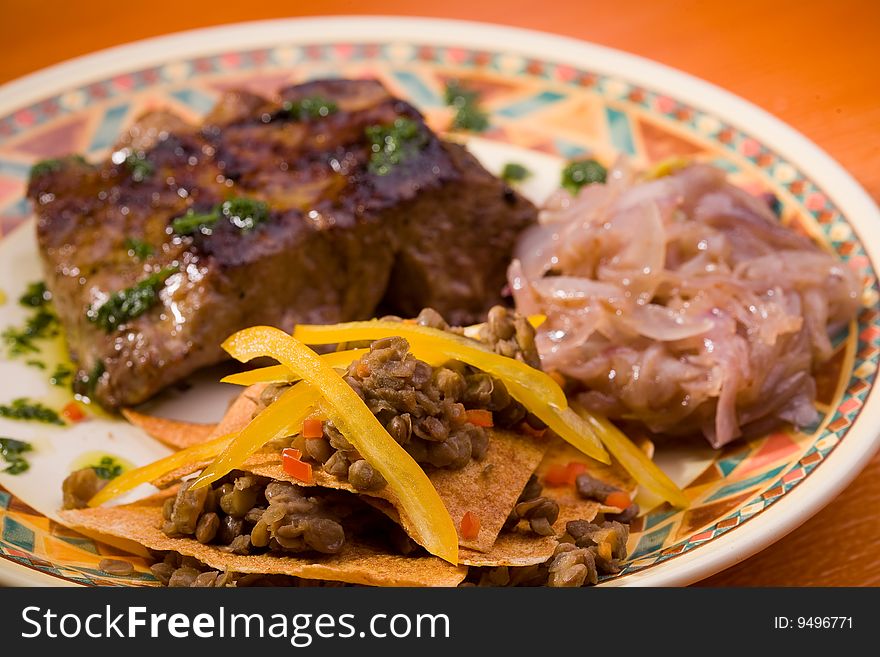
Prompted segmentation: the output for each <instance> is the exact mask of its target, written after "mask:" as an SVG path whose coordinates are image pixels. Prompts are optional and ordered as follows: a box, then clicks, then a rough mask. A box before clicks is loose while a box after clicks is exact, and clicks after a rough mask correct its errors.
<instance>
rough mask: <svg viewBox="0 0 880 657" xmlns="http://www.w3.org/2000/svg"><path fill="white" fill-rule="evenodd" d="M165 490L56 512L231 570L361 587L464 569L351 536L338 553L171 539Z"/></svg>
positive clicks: (452, 576)
mask: <svg viewBox="0 0 880 657" xmlns="http://www.w3.org/2000/svg"><path fill="white" fill-rule="evenodd" d="M173 494H174V492H173V491H170V490H169V491H165V492H164V493H163V494H160V495H156V496H154V497H151V498H149V499H146V500H142V501H140V502H137V503H135V504H128V505H125V506H115V507H109V508H95V509H75V510H70V511H61V512H60V514H59V515H60V516H61V518H62V520H63V521H64V523H65V524H66V525H67V526H69V527H71V528H73V529H78V530H83V531H86V532H88V533H89V534H95V533H97V534H99V535H110V536H113V537H117V538H124V539H129V540H133V541H136V542H137V543H140V544H141V545H143V546H145V547H147V548H149V549H151V550H160V551H165V550H170V551H174V552H179V553H180V554H182V555H185V556H190V557H195V558H196V559H198V560H199V561H201V562H202V563H204V564H206V565H207V566H209V567H210V568H214V569H217V570H229V571H232V572H236V573H246V574H250V573H252V574H260V575H291V576H294V577H301V578H304V579H315V580H330V581H335V582H347V583H349V584H363V585H366V586H444V587H452V586H457V585H458V584H460V583H461V581H462V580H463V579H464V577H465V575H466V574H467V568H466V567H463V566H453V565H451V564H448V563H446V562H445V561H443V560H442V559H438V558H437V557H430V556H425V557H404V556H400V555H394V554H388V553H384V552H381V551H379V550H377V549H375V548H373V547H369V546H367V545H364V544H359V543H358V542H357V540H356V539H350V542H349V543H347V544H346V546H345V547H344V548H343V550H342V551H341V552H340V553H339V554H334V555H317V556H310V557H297V556H292V555H291V556H277V555H272V554H262V555H237V554H230V553H228V552H224V551H223V550H221V549H220V548H219V547H218V546H216V545H203V544H201V543H199V542H198V541H197V540H195V539H193V538H170V537H168V536H166V535H165V534H164V533H163V532H162V530H161V526H162V521H163V518H162V504H163V503H164V501H165V499H166V498H167V497H169V496H170V495H173Z"/></svg>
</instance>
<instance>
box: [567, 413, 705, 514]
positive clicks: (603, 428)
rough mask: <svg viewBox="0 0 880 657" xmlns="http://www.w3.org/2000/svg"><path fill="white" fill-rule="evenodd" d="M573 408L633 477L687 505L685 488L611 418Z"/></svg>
mask: <svg viewBox="0 0 880 657" xmlns="http://www.w3.org/2000/svg"><path fill="white" fill-rule="evenodd" d="M572 408H573V409H574V411H575V412H576V413H577V414H578V415H580V416H581V417H582V418H583V419H584V420H585V421H586V422H588V423H589V424H590V425H591V426H592V427H593V429H594V431H595V432H596V435H598V436H599V439H600V440H601V441H602V443H603V444H604V445H605V447H607V448H608V451H609V452H611V454H612V455H613V456H614V458H616V459H617V460H618V461H619V462H620V465H622V466H623V467H624V469H625V470H626V471H627V472H629V473H630V474H631V475H632V477H633V479H635V480H636V481H637V482H638V483H639V484H640V485H642V486H644V487H645V488H646V489H647V490H649V491H651V492H652V493H654V494H655V495H659V496H660V497H662V498H663V499H664V500H666V501H667V502H669V503H670V504H672V505H673V506H676V507H679V508H685V507H687V506H688V505H689V504H690V502H689V501H688V499H687V497H686V496H685V494H684V493H683V492H682V490H681V489H680V488H679V487H678V486H677V485H676V484H675V482H674V481H672V480H671V479H670V478H669V477H668V476H666V473H664V472H663V471H662V470H661V469H660V468H659V467H657V464H656V463H654V462H653V461H652V460H651V459H650V458H648V455H647V454H645V453H644V452H643V451H642V450H640V449H639V448H638V446H637V445H636V444H635V443H633V442H632V441H631V440H630V439H629V438H627V437H626V435H625V434H624V433H623V432H622V431H621V430H620V429H618V428H617V427H615V426H614V425H613V424H612V423H611V421H610V420H608V419H607V418H604V417H601V416H598V415H593V414H591V413H589V412H588V411H587V410H586V409H584V408H582V407H581V406H579V405H576V404H573V405H572Z"/></svg>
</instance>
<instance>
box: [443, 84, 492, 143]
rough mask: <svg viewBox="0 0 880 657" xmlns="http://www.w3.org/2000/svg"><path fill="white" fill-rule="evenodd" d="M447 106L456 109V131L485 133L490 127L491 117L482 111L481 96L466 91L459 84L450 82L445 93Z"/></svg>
mask: <svg viewBox="0 0 880 657" xmlns="http://www.w3.org/2000/svg"><path fill="white" fill-rule="evenodd" d="M444 99H445V100H446V104H447V105H449V106H450V107H454V108H455V116H454V117H453V118H452V128H453V129H454V130H470V131H471V132H483V131H484V130H486V129H487V128H488V127H489V115H488V114H487V113H486V112H484V111H483V110H482V109H480V105H479V100H480V94H479V93H478V92H476V91H474V90H472V89H466V88H464V87H462V86H461V85H459V84H458V83H457V82H448V83H447V84H446V91H445V93H444Z"/></svg>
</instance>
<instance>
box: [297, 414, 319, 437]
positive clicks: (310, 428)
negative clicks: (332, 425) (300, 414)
mask: <svg viewBox="0 0 880 657" xmlns="http://www.w3.org/2000/svg"><path fill="white" fill-rule="evenodd" d="M323 435H324V421H323V420H321V419H320V418H316V417H307V418H306V419H305V420H303V428H302V436H303V438H320V437H321V436H323Z"/></svg>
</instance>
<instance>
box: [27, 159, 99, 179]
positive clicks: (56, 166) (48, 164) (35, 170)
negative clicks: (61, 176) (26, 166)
mask: <svg viewBox="0 0 880 657" xmlns="http://www.w3.org/2000/svg"><path fill="white" fill-rule="evenodd" d="M67 162H76V163H77V164H87V162H86V159H85V158H84V157H83V156H82V155H68V156H66V157H53V158H50V159H48V160H41V161H40V162H37V163H36V164H35V165H34V166H32V167H31V172H30V179H31V180H33V179H34V178H37V177H39V176H42V175H44V174H47V173H52V172H55V171H60V170H61V169H62V168H63V167H64V165H65V163H67Z"/></svg>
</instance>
